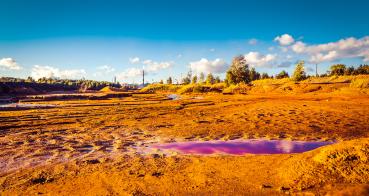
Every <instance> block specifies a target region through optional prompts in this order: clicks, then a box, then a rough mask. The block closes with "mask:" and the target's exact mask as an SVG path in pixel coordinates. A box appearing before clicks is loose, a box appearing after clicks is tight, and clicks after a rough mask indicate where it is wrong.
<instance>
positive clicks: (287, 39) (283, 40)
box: [274, 34, 295, 46]
mask: <svg viewBox="0 0 369 196" xmlns="http://www.w3.org/2000/svg"><path fill="white" fill-rule="evenodd" d="M274 41H277V42H278V43H279V44H280V45H282V46H288V45H291V44H292V43H293V42H295V39H293V37H292V36H291V35H288V34H283V35H281V36H277V37H276V38H274Z"/></svg>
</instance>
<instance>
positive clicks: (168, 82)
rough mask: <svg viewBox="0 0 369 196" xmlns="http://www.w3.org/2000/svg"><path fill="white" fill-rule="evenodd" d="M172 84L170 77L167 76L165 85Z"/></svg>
mask: <svg viewBox="0 0 369 196" xmlns="http://www.w3.org/2000/svg"><path fill="white" fill-rule="evenodd" d="M172 83H173V80H172V77H170V76H169V78H168V79H167V84H172Z"/></svg>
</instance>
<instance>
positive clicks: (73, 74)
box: [31, 65, 86, 79]
mask: <svg viewBox="0 0 369 196" xmlns="http://www.w3.org/2000/svg"><path fill="white" fill-rule="evenodd" d="M85 75H86V71H85V70H83V69H66V70H60V69H59V68H56V67H51V66H42V65H35V66H33V68H32V72H31V76H32V77H33V78H34V79H39V78H42V77H46V78H60V79H81V78H82V77H84V76H85Z"/></svg>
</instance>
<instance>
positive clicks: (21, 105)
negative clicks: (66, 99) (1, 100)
mask: <svg viewBox="0 0 369 196" xmlns="http://www.w3.org/2000/svg"><path fill="white" fill-rule="evenodd" d="M55 106H56V105H52V104H29V103H9V104H0V108H50V107H55Z"/></svg>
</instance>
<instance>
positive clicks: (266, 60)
mask: <svg viewBox="0 0 369 196" xmlns="http://www.w3.org/2000/svg"><path fill="white" fill-rule="evenodd" d="M244 56H245V58H246V61H247V63H249V64H250V66H253V67H263V66H270V63H272V62H273V61H274V60H276V57H277V55H275V54H267V55H263V54H260V53H259V52H249V53H247V54H245V55H244Z"/></svg>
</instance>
